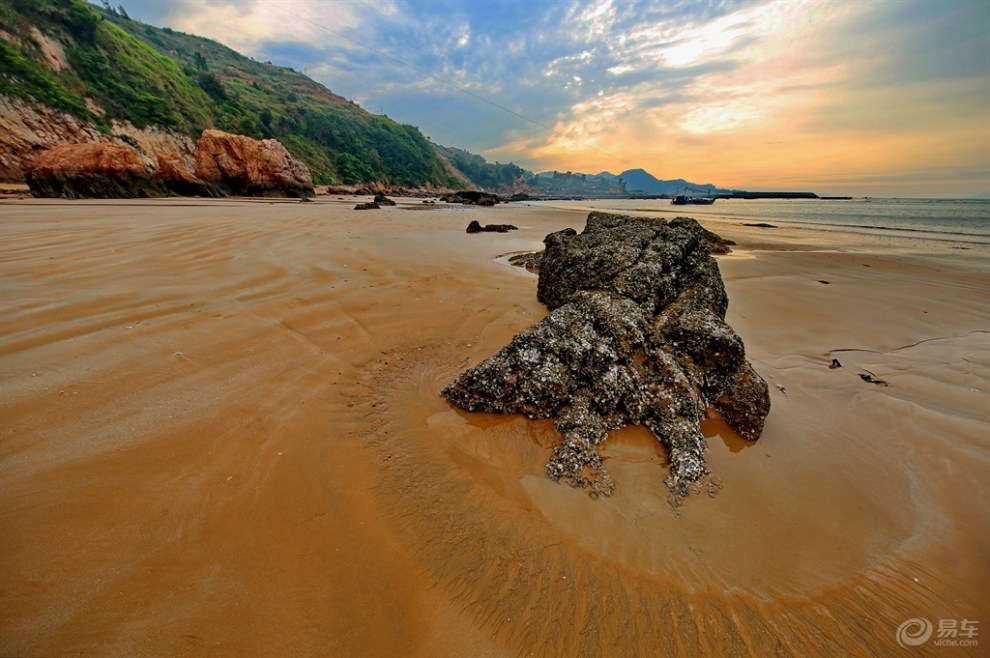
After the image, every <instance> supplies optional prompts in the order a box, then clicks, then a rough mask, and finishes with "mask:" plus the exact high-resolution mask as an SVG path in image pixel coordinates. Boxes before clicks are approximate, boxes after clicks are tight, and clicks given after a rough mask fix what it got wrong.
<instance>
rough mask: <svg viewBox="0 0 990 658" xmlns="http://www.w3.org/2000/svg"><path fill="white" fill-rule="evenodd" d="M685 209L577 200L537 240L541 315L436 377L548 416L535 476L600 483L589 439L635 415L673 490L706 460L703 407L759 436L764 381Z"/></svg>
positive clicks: (460, 401) (450, 395)
mask: <svg viewBox="0 0 990 658" xmlns="http://www.w3.org/2000/svg"><path fill="white" fill-rule="evenodd" d="M706 234H707V232H706V231H705V230H704V229H703V228H702V227H701V226H700V225H699V224H698V223H697V222H695V221H694V220H692V219H687V218H677V219H675V220H671V221H669V222H668V221H665V220H657V219H647V218H638V217H627V216H622V215H612V214H607V213H597V212H594V213H591V214H590V215H589V216H588V222H587V226H586V227H585V230H584V231H583V232H582V233H577V232H576V231H574V230H573V229H566V230H564V231H560V232H557V233H552V234H550V235H548V236H547V237H546V239H545V240H544V244H545V250H544V253H543V256H542V258H541V264H540V279H539V284H538V291H537V295H538V298H539V300H540V301H541V302H543V303H544V304H545V305H546V306H547V308H548V309H549V310H550V314H549V315H548V316H547V317H546V318H544V319H543V320H542V321H540V322H539V323H537V324H536V325H534V326H533V327H531V328H529V329H527V330H525V331H523V332H521V333H519V334H517V335H516V336H514V337H513V339H512V340H511V341H510V342H509V344H508V345H506V346H505V347H504V348H503V349H502V350H501V351H499V352H498V354H496V355H495V356H493V357H491V358H489V359H487V360H486V361H484V362H482V363H481V364H479V365H478V366H476V367H474V368H472V369H470V370H468V371H467V372H465V373H463V374H462V375H461V376H460V377H458V378H457V379H456V380H455V381H454V382H453V383H451V384H450V385H449V386H447V387H446V388H445V389H444V390H443V395H444V397H446V398H447V399H448V400H450V401H451V402H453V403H454V404H457V405H458V406H461V407H463V408H465V409H468V410H471V411H488V412H497V413H523V414H525V415H527V416H529V417H530V418H553V419H555V425H556V428H557V430H558V431H559V432H560V433H561V434H562V435H563V440H562V442H561V444H560V445H559V446H557V447H556V448H554V451H553V456H552V457H551V458H550V460H549V463H548V464H547V467H546V472H547V475H548V476H549V477H551V478H553V479H556V480H564V481H567V482H569V483H570V484H572V485H575V486H580V487H587V488H588V489H590V490H591V491H592V492H593V493H596V494H604V495H608V494H610V493H611V492H612V490H613V487H614V484H613V482H612V479H611V477H610V476H609V474H608V473H607V471H606V470H605V467H604V465H603V464H602V459H601V455H600V454H599V452H598V449H597V446H599V445H600V444H601V443H602V442H604V441H605V440H606V439H607V438H608V431H609V430H613V429H618V428H621V427H624V426H626V425H630V424H638V425H643V426H645V427H647V428H649V429H650V430H651V431H652V432H653V433H654V434H655V435H656V436H657V438H658V439H659V440H660V441H661V443H662V444H663V445H664V446H665V447H666V449H667V452H668V455H669V463H670V471H669V475H668V476H667V478H666V483H667V485H668V486H669V487H670V488H671V489H672V490H673V492H674V494H675V495H676V496H678V497H679V496H683V495H686V494H687V492H688V489H689V487H690V485H691V484H692V483H694V482H697V481H698V480H699V479H700V478H701V477H702V476H703V475H704V474H705V473H706V472H707V465H706V452H707V444H706V442H705V439H704V437H703V435H702V434H701V426H700V425H701V421H702V419H703V418H704V416H705V412H706V409H707V408H708V407H710V406H711V407H714V408H715V409H717V410H718V411H719V413H721V415H722V416H723V418H724V419H725V420H726V422H727V423H728V424H729V426H730V427H732V428H733V429H734V430H735V431H736V432H737V433H738V434H739V435H740V436H742V437H743V438H745V439H749V440H755V439H757V438H759V436H760V434H761V432H762V430H763V421H764V418H765V417H766V415H767V413H768V412H769V409H770V401H769V395H768V391H767V386H766V383H765V382H764V381H763V379H762V378H761V377H760V376H759V375H758V374H757V373H756V372H755V371H754V370H753V368H752V366H751V365H750V364H749V362H748V361H747V360H746V357H745V350H744V346H743V343H742V340H741V339H740V338H739V337H738V336H737V335H736V334H735V332H734V331H733V330H732V328H731V327H729V325H728V324H726V323H725V312H726V309H727V307H728V298H727V296H726V294H725V288H724V286H723V284H722V279H721V276H720V274H719V270H718V264H717V263H716V262H715V260H714V259H713V258H712V256H711V253H710V251H709V246H708V245H709V240H710V238H709V236H708V235H706Z"/></svg>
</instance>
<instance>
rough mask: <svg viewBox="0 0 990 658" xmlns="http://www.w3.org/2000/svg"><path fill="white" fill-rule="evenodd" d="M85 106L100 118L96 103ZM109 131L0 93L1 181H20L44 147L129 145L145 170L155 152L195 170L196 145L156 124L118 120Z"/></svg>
mask: <svg viewBox="0 0 990 658" xmlns="http://www.w3.org/2000/svg"><path fill="white" fill-rule="evenodd" d="M87 100H88V99H87ZM89 106H90V110H91V111H92V112H93V113H94V114H103V109H102V108H100V107H99V106H97V105H95V104H94V103H92V102H89ZM110 130H111V132H110V133H109V134H108V133H103V132H100V131H99V130H97V129H96V128H95V127H93V125H92V124H91V123H89V122H88V121H85V120H83V119H79V118H77V117H73V116H72V115H70V114H66V113H64V112H58V111H56V110H53V109H51V108H49V107H46V106H44V105H32V104H30V103H28V102H26V101H23V100H21V99H19V98H12V97H10V96H5V95H3V94H0V181H3V182H21V181H24V180H25V178H26V176H27V169H28V167H29V166H30V164H31V162H32V161H33V160H34V159H35V158H36V157H37V156H38V154H39V153H40V152H41V151H42V150H44V149H49V148H52V147H55V146H61V145H62V144H83V143H87V142H105V143H108V144H119V145H126V146H131V147H133V148H134V150H135V151H136V152H137V157H138V160H140V161H141V162H142V163H143V164H145V165H147V166H148V167H154V165H155V162H156V160H157V158H158V154H159V153H178V154H179V155H180V156H181V157H182V160H183V162H185V163H186V168H187V169H190V170H191V169H193V168H195V166H196V153H197V149H196V143H195V142H194V141H193V140H192V139H190V138H189V137H187V136H186V135H181V134H179V133H175V132H170V131H167V130H162V129H160V128H156V127H154V126H148V127H146V128H142V129H138V128H135V127H134V126H133V125H131V124H130V123H128V122H126V121H125V122H121V121H117V120H112V121H111V122H110Z"/></svg>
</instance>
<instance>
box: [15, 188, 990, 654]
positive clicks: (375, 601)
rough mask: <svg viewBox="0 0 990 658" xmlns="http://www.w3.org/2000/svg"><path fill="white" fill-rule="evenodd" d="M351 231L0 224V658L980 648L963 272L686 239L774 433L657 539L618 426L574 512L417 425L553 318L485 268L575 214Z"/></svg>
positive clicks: (494, 423) (91, 206)
mask: <svg viewBox="0 0 990 658" xmlns="http://www.w3.org/2000/svg"><path fill="white" fill-rule="evenodd" d="M353 204H354V199H350V198H349V199H346V200H343V201H338V200H336V198H335V197H329V198H327V197H320V198H319V199H318V200H317V201H316V202H315V203H305V204H301V203H297V202H290V201H277V202H269V201H247V200H222V201H221V200H217V201H200V200H180V201H176V200H153V201H140V202H133V201H110V202H106V201H104V202H58V201H32V200H27V201H15V200H12V201H3V202H0V319H2V325H0V384H2V393H0V529H2V532H0V654H2V655H18V656H34V655H56V656H58V655H77V654H80V653H85V654H97V655H127V656H158V655H218V656H219V655H224V656H228V655H229V656H245V655H257V656H272V655H294V656H300V655H330V656H393V655H396V656H399V655H401V656H516V655H536V656H544V655H573V656H601V655H616V656H632V655H688V656H694V655H707V656H724V655H749V656H767V655H775V654H781V655H828V656H832V655H888V654H890V655H898V652H901V651H903V650H902V649H901V648H900V647H898V645H897V643H896V640H895V631H896V630H897V627H898V626H899V625H900V623H901V622H903V621H904V620H906V619H908V618H912V617H927V618H929V619H932V620H938V619H943V618H944V619H955V620H962V619H969V620H979V621H980V632H981V634H982V636H977V639H978V640H979V645H982V646H976V647H969V648H965V649H960V650H958V652H959V653H960V654H962V655H980V651H981V649H982V650H983V651H985V650H986V646H990V627H987V623H988V622H990V620H988V619H987V618H986V617H985V613H986V611H987V610H990V572H988V570H987V569H986V564H987V559H988V557H990V532H988V529H990V523H988V511H987V510H988V502H990V496H988V492H990V477H988V476H990V450H988V448H990V436H988V434H990V433H988V427H990V405H988V402H987V400H988V397H987V392H988V390H990V333H988V331H990V310H988V285H987V284H988V271H990V265H987V263H988V262H990V261H988V259H987V255H988V254H986V253H982V252H980V250H976V251H967V252H965V253H963V252H956V253H951V254H950V253H947V252H946V253H935V252H932V251H931V250H929V251H927V252H924V253H912V252H911V251H910V250H904V249H897V248H895V247H896V245H894V247H892V246H891V245H890V244H880V243H878V242H877V241H875V240H874V241H872V242H871V239H869V238H863V239H862V240H860V241H859V242H855V241H853V242H847V243H835V242H834V241H835V240H836V239H837V238H836V237H834V236H832V237H827V238H826V237H824V236H822V235H820V234H815V233H811V232H808V231H800V230H797V229H790V230H782V231H775V232H772V233H769V232H767V231H765V230H761V229H753V228H746V227H740V226H736V225H729V224H724V225H720V224H719V223H718V222H712V223H706V225H707V226H708V227H709V228H711V229H713V230H715V231H717V232H719V233H721V234H723V235H725V236H726V237H731V238H734V239H736V240H737V241H739V242H740V246H739V247H738V248H737V251H736V252H735V253H734V254H732V255H729V256H725V257H720V266H721V269H722V272H723V277H724V278H725V280H726V285H727V289H728V292H729V299H730V310H729V317H728V320H729V322H730V324H732V326H733V327H734V328H735V329H736V330H737V332H738V333H739V334H740V335H741V336H742V338H743V340H744V341H745V343H746V346H747V349H748V352H749V355H750V358H751V360H752V361H753V363H754V365H755V367H756V369H757V370H758V371H759V372H760V373H761V374H762V375H763V376H764V377H765V378H766V379H767V381H768V383H769V384H770V386H771V395H772V402H773V409H772V411H771V415H770V417H769V418H768V422H767V426H766V431H765V433H764V436H763V438H762V439H761V440H760V441H759V442H757V443H755V444H746V443H745V442H742V441H741V440H740V439H738V438H736V437H734V436H733V435H732V434H731V432H729V431H727V430H726V429H725V428H724V426H723V425H721V424H720V422H719V421H718V420H717V419H713V420H712V421H709V422H708V423H706V427H705V430H706V433H707V434H708V435H709V444H710V446H711V454H710V463H711V468H712V471H713V472H714V474H715V475H716V476H718V477H719V478H720V480H721V482H722V484H723V487H722V489H721V490H720V491H719V492H718V494H717V495H715V496H714V497H709V496H707V495H704V494H701V495H696V496H692V497H691V498H689V499H688V501H687V502H686V504H685V505H684V506H683V507H681V508H679V509H678V510H676V511H675V510H672V509H671V508H670V507H669V506H668V505H667V502H666V490H665V488H664V485H663V478H664V475H665V471H664V454H663V451H662V449H661V448H660V447H659V446H658V444H657V443H656V441H655V440H654V439H653V438H652V437H651V436H650V435H649V434H648V433H646V432H645V431H644V430H642V429H639V428H628V429H626V430H623V431H620V432H616V433H614V434H613V438H612V439H611V440H610V441H609V442H608V443H607V444H606V445H605V446H604V449H603V454H604V455H605V457H606V459H607V467H608V468H609V471H610V472H611V474H612V477H613V478H614V480H615V483H616V493H615V495H614V496H613V497H611V498H609V499H599V500H591V499H590V498H588V497H587V495H586V494H584V493H582V492H580V491H577V490H574V489H571V488H569V487H566V486H562V485H558V484H555V483H553V482H550V481H548V480H546V479H545V478H544V477H543V464H544V463H545V461H546V459H547V457H548V455H549V453H550V449H551V447H552V445H553V443H554V441H555V435H554V431H553V428H552V425H551V424H550V423H549V422H546V421H539V422H534V421H528V420H526V419H524V418H522V417H515V416H494V415H486V414H470V413H467V412H464V411H461V410H459V409H456V408H453V407H451V406H449V405H448V404H447V403H446V402H444V401H443V400H442V399H441V398H440V397H439V395H438V391H439V389H440V388H441V387H442V386H443V385H444V384H446V383H447V382H449V381H450V380H451V379H452V378H453V377H454V376H455V375H456V374H457V373H458V372H460V371H461V370H463V369H464V368H466V367H467V366H469V365H471V364H474V363H476V362H478V361H480V360H481V359H483V358H485V357H487V356H489V355H491V354H492V353H494V352H495V351H496V350H497V349H498V348H500V347H501V346H502V345H503V344H504V343H505V342H506V341H507V340H508V339H509V338H510V337H511V336H512V335H513V334H514V333H515V332H517V331H519V330H521V329H523V328H525V327H527V326H529V325H531V324H532V323H533V322H535V321H536V320H538V319H539V318H540V317H542V315H543V314H544V312H545V311H544V309H543V307H542V306H541V305H540V304H539V303H538V302H537V301H536V299H535V286H536V279H535V278H534V277H533V276H531V275H528V274H527V273H525V272H523V271H522V270H519V269H518V268H511V267H508V266H506V265H504V264H503V263H502V262H500V261H498V260H496V258H495V257H496V256H498V255H500V254H505V253H508V252H514V251H521V250H531V249H536V248H539V246H540V243H541V240H542V238H543V236H544V235H545V234H546V233H548V232H549V231H552V230H558V229H561V228H564V227H567V226H571V227H574V228H577V229H580V228H582V227H583V224H584V216H585V215H584V213H577V212H574V211H569V210H564V209H554V208H550V207H538V206H537V207H534V206H525V205H510V206H500V207H498V208H495V209H474V208H468V207H447V206H437V207H434V206H425V205H423V204H421V203H420V202H419V201H403V202H400V205H399V206H398V207H396V208H385V209H382V210H380V211H365V212H355V211H353V210H351V208H352V207H353ZM471 219H479V221H481V223H482V224H485V223H512V224H515V225H517V226H519V227H521V229H522V230H520V231H518V232H514V233H511V234H505V235H502V234H480V235H467V234H465V233H464V227H465V226H467V224H468V222H469V221H470V220H471ZM826 240H830V241H832V242H827V241H826ZM978 252H979V253H978ZM819 279H821V280H828V281H829V284H828V285H825V284H821V283H819V282H818V280H819ZM840 350H842V351H840ZM833 356H834V357H836V358H838V359H839V360H840V361H841V362H842V363H843V368H841V369H834V370H833V369H829V368H828V367H827V365H828V363H829V361H830V359H831V358H832V357H833ZM860 369H866V370H869V371H870V372H872V373H874V374H875V375H877V376H878V377H880V378H882V379H884V380H886V381H887V382H888V383H889V386H887V387H881V386H876V385H872V384H868V383H865V382H863V381H862V380H861V379H860V378H859V377H857V375H856V373H857V372H860V371H861V370H860ZM936 623H937V621H936ZM915 651H917V652H919V653H920V654H922V655H938V656H943V655H953V652H952V650H949V649H944V648H938V647H935V646H933V645H932V644H931V643H928V644H926V645H924V646H922V647H920V648H919V649H917V650H915Z"/></svg>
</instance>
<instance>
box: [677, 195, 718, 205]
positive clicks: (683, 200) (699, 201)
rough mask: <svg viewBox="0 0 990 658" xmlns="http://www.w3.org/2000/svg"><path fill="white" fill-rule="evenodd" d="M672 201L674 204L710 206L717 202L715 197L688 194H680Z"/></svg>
mask: <svg viewBox="0 0 990 658" xmlns="http://www.w3.org/2000/svg"><path fill="white" fill-rule="evenodd" d="M670 203H671V205H674V206H710V205H712V204H713V203H715V199H713V198H711V197H705V196H687V195H686V194H678V195H677V196H675V197H674V198H673V199H671V200H670Z"/></svg>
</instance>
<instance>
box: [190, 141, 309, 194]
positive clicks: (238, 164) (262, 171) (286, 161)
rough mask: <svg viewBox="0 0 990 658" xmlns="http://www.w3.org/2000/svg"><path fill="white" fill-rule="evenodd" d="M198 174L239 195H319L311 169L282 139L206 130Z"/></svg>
mask: <svg viewBox="0 0 990 658" xmlns="http://www.w3.org/2000/svg"><path fill="white" fill-rule="evenodd" d="M196 176H197V177H199V178H201V179H202V180H204V181H206V182H207V183H213V184H214V185H216V186H218V187H220V188H221V189H223V190H224V191H225V192H228V193H230V194H234V195H239V196H290V197H311V196H314V195H315V192H314V190H313V178H312V176H311V175H310V173H309V169H308V168H307V167H306V165H304V164H303V163H301V162H299V161H298V160H296V159H295V158H293V157H292V156H291V155H290V154H289V152H288V151H287V150H286V149H285V147H284V146H282V144H281V142H279V141H278V140H275V139H265V140H257V139H252V138H250V137H246V136H244V135H232V134H230V133H225V132H223V131H221V130H204V131H203V135H202V137H200V139H199V156H198V157H197V160H196Z"/></svg>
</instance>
